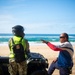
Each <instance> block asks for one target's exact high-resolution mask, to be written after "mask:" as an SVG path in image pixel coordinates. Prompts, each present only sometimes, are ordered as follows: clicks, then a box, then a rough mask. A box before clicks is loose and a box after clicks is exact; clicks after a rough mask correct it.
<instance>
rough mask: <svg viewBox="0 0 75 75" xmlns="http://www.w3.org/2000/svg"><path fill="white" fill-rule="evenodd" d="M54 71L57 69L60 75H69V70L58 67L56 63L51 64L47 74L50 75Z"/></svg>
mask: <svg viewBox="0 0 75 75" xmlns="http://www.w3.org/2000/svg"><path fill="white" fill-rule="evenodd" d="M55 69H59V73H60V75H70V74H69V70H68V69H67V68H62V67H60V68H59V67H58V65H57V62H52V63H51V65H50V67H49V69H48V74H49V75H52V74H53V72H54V70H55Z"/></svg>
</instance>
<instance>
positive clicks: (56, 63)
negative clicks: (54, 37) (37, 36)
mask: <svg viewBox="0 0 75 75" xmlns="http://www.w3.org/2000/svg"><path fill="white" fill-rule="evenodd" d="M41 41H42V42H43V43H46V44H47V45H48V46H49V47H50V48H51V49H52V50H54V51H59V56H58V58H57V59H56V60H53V62H52V63H51V65H50V67H49V70H48V74H49V75H52V74H53V72H54V70H55V69H59V73H60V75H69V74H70V71H71V69H72V67H73V54H74V50H73V47H72V44H71V43H70V42H69V36H68V34H67V33H62V34H61V35H60V42H61V45H58V46H56V45H53V44H52V43H50V42H48V41H45V40H41Z"/></svg>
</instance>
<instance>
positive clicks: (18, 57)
mask: <svg viewBox="0 0 75 75" xmlns="http://www.w3.org/2000/svg"><path fill="white" fill-rule="evenodd" d="M21 41H22V38H21V40H20V41H19V43H18V44H15V43H14V40H13V38H12V44H13V46H12V49H13V52H14V57H15V61H16V62H17V63H20V62H22V61H25V59H26V58H25V52H24V47H23V45H22V44H21Z"/></svg>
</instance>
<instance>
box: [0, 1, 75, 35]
mask: <svg viewBox="0 0 75 75" xmlns="http://www.w3.org/2000/svg"><path fill="white" fill-rule="evenodd" d="M18 24H19V25H22V26H23V27H24V28H25V33H35V34H57V33H58V34H60V33H62V32H67V33H69V34H74V33H75V0H0V33H11V32H12V27H13V26H15V25H18Z"/></svg>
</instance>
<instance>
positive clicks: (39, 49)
mask: <svg viewBox="0 0 75 75" xmlns="http://www.w3.org/2000/svg"><path fill="white" fill-rule="evenodd" d="M73 47H74V49H75V45H74V46H73ZM30 51H31V52H36V53H41V54H42V55H44V57H45V58H47V59H48V63H49V65H50V64H51V62H52V60H53V59H55V58H56V57H57V56H58V53H59V52H56V51H53V50H51V49H50V48H49V47H48V46H47V45H30ZM0 56H9V48H8V46H7V45H4V46H3V45H2V46H0ZM73 61H74V64H75V54H74V56H73ZM53 75H59V71H58V70H55V71H54V73H53ZM71 75H75V65H74V67H73V69H72V74H71Z"/></svg>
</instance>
